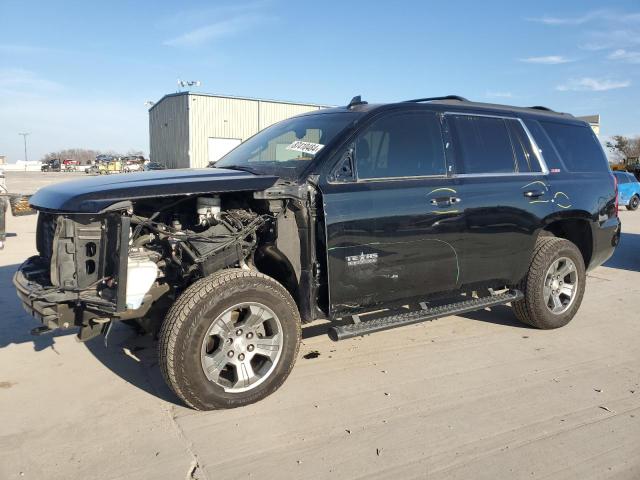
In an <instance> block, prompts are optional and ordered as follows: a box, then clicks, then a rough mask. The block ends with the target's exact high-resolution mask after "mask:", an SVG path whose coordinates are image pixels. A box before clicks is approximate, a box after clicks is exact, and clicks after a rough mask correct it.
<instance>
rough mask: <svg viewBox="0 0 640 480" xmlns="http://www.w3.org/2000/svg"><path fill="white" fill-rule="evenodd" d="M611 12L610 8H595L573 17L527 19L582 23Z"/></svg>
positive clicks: (555, 23) (571, 23) (557, 22)
mask: <svg viewBox="0 0 640 480" xmlns="http://www.w3.org/2000/svg"><path fill="white" fill-rule="evenodd" d="M609 14H610V12H609V11H608V10H595V11H592V12H587V13H585V14H583V15H577V16H573V17H552V16H543V17H538V18H528V19H527V20H529V21H531V22H539V23H544V24H545V25H582V24H583V23H587V22H590V21H591V20H595V19H597V18H605V17H607V16H608V15H609Z"/></svg>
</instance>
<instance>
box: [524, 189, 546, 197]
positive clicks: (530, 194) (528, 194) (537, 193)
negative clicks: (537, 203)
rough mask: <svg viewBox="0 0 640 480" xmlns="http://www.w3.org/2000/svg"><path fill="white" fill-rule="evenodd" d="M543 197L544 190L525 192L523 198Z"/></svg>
mask: <svg viewBox="0 0 640 480" xmlns="http://www.w3.org/2000/svg"><path fill="white" fill-rule="evenodd" d="M543 195H544V190H527V191H526V192H524V196H525V197H527V198H538V197H541V196H543Z"/></svg>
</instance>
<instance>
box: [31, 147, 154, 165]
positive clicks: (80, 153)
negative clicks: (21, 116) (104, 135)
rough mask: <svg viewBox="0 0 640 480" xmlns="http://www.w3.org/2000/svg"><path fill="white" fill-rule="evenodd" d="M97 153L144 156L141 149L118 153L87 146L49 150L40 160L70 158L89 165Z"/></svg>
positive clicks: (117, 155) (115, 155)
mask: <svg viewBox="0 0 640 480" xmlns="http://www.w3.org/2000/svg"><path fill="white" fill-rule="evenodd" d="M98 155H111V156H113V157H129V156H144V152H143V151H142V150H133V149H131V150H129V151H128V152H127V153H119V152H116V151H115V150H107V151H101V150H91V149H87V148H66V149H64V150H58V151H56V152H49V153H47V154H46V155H44V156H43V157H42V161H43V162H46V161H47V160H52V159H54V158H58V159H60V161H62V160H66V159H70V160H77V161H78V162H79V163H80V165H89V164H91V163H93V162H94V160H95V159H96V156H98Z"/></svg>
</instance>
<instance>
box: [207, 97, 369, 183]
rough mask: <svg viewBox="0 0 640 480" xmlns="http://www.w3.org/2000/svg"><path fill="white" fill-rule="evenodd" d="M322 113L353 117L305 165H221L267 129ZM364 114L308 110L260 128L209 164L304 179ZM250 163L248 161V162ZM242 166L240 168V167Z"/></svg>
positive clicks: (266, 162) (329, 154)
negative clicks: (269, 166) (289, 167)
mask: <svg viewBox="0 0 640 480" xmlns="http://www.w3.org/2000/svg"><path fill="white" fill-rule="evenodd" d="M320 115H340V116H349V117H351V118H350V119H349V121H348V122H346V123H345V125H344V126H343V127H342V128H341V129H339V130H338V131H337V133H336V134H335V135H334V136H333V137H332V138H331V139H330V140H329V142H327V143H326V144H325V145H324V147H323V148H322V150H320V151H319V152H318V153H317V154H316V155H315V156H314V157H313V158H312V159H311V160H307V161H305V165H304V166H303V167H302V168H300V169H299V170H298V169H295V168H291V169H284V168H283V169H281V170H280V171H278V169H277V168H268V169H264V171H260V169H259V168H253V165H242V164H231V165H228V166H227V165H219V163H220V162H221V161H222V160H224V159H225V158H227V157H228V156H229V155H231V154H232V153H233V152H234V151H236V150H237V149H238V148H240V147H241V146H242V145H244V144H245V143H246V142H249V141H250V140H251V139H253V138H254V137H256V136H257V135H259V134H261V133H263V132H265V130H267V129H269V128H272V127H275V126H277V125H279V124H281V123H283V122H287V121H290V120H294V119H302V118H308V117H314V116H320ZM363 116H364V113H363V112H358V111H350V110H340V111H335V110H330V109H327V110H319V111H314V112H308V113H305V114H302V115H295V116H293V117H290V118H287V119H284V120H281V121H280V122H276V123H274V124H272V125H269V126H268V127H266V128H264V129H262V130H260V131H259V132H256V133H255V134H254V135H252V136H251V137H249V138H247V139H246V140H245V141H243V142H242V143H240V144H239V145H237V146H236V147H234V148H233V150H230V151H229V152H228V153H227V154H226V155H225V156H223V157H222V158H220V159H219V160H217V161H216V162H215V163H212V164H210V165H209V167H210V168H228V169H230V170H234V167H236V168H235V169H237V170H244V171H249V169H250V170H251V171H252V172H254V173H255V174H256V175H274V176H278V177H280V178H282V179H284V180H291V181H296V182H297V181H300V180H301V179H304V178H306V177H307V176H308V174H309V172H310V171H311V170H312V169H314V168H315V167H316V166H317V165H318V164H321V163H322V162H323V161H324V159H325V158H326V157H328V156H329V157H330V156H331V155H332V151H333V150H334V146H335V145H337V144H340V143H341V142H342V140H343V139H344V138H345V136H348V135H349V134H350V133H351V132H352V131H353V129H354V128H355V126H356V125H357V123H358V121H359V120H360V119H362V117H363ZM247 163H248V162H247ZM264 163H265V165H267V164H270V165H273V164H274V163H276V162H268V161H264ZM259 164H260V162H255V164H254V165H257V166H259ZM238 167H240V168H238ZM247 167H248V168H247Z"/></svg>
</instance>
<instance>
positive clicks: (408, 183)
mask: <svg viewBox="0 0 640 480" xmlns="http://www.w3.org/2000/svg"><path fill="white" fill-rule="evenodd" d="M441 122H442V117H441V116H440V115H437V114H436V113H434V112H429V111H424V110H422V111H409V112H400V113H398V112H396V113H390V114H386V115H384V116H382V117H378V118H377V119H375V120H373V121H372V122H371V123H370V124H369V125H368V126H367V127H365V128H364V129H363V130H362V131H361V132H360V133H359V134H358V135H357V136H356V138H355V139H354V141H353V143H351V144H350V145H349V147H348V149H349V151H348V153H347V155H348V157H350V158H349V160H350V161H353V167H354V168H353V170H354V172H353V173H354V174H353V178H351V179H347V180H343V181H326V182H325V183H324V184H322V185H321V190H322V196H323V203H324V214H325V224H326V234H327V251H328V270H329V294H330V299H329V301H330V305H331V313H332V316H334V317H335V316H340V315H343V314H347V313H357V312H358V311H362V310H365V309H366V308H367V307H369V308H370V307H371V306H374V305H379V304H388V303H392V302H401V301H403V300H409V299H414V298H416V299H417V298H422V299H424V297H425V296H427V295H429V294H432V293H435V292H443V291H449V290H452V289H455V288H456V287H457V285H458V283H459V279H460V273H461V272H460V264H459V258H458V252H457V248H458V247H457V243H458V241H459V229H460V225H459V212H458V210H457V208H456V206H455V203H456V198H457V194H456V190H455V188H454V187H453V186H452V185H451V183H452V179H451V178H448V177H447V174H446V171H447V168H446V153H445V152H446V148H445V145H446V142H443V137H442V133H441ZM346 170H349V169H348V168H347V169H346Z"/></svg>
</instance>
